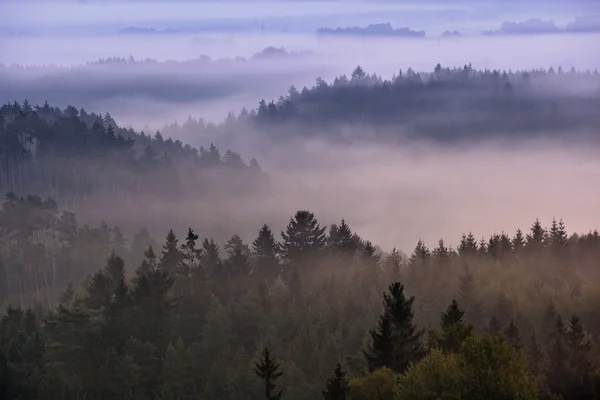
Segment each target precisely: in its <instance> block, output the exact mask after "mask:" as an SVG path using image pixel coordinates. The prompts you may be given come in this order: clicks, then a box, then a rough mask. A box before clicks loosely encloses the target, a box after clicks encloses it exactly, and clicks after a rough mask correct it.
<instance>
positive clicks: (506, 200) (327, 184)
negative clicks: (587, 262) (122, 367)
mask: <svg viewBox="0 0 600 400" xmlns="http://www.w3.org/2000/svg"><path fill="white" fill-rule="evenodd" d="M257 146H258V144H257ZM594 151H596V150H592V149H591V148H589V147H587V146H585V144H581V145H571V146H565V145H564V143H557V142H549V141H532V142H529V143H522V144H520V145H519V146H518V147H517V146H506V145H502V144H498V143H488V144H478V145H477V146H460V147H458V146H457V147H453V148H450V147H443V146H440V145H435V144H431V143H404V144H402V145H390V144H378V143H376V142H373V143H367V142H364V143H360V144H358V143H356V144H352V145H334V144H331V143H325V142H324V141H317V140H311V141H308V140H304V141H293V142H289V143H287V144H281V145H278V146H276V147H273V148H272V149H271V151H270V152H269V155H266V154H264V155H263V157H262V158H260V160H261V165H262V167H263V170H265V172H267V173H268V175H269V177H270V184H269V186H268V188H263V189H261V190H260V191H258V190H257V191H256V192H254V193H251V194H248V193H241V194H238V195H235V196H230V197H227V198H219V199H216V198H215V197H213V196H212V195H211V191H212V190H214V191H215V192H216V191H217V189H216V186H211V187H210V188H208V190H207V192H206V193H203V194H202V196H200V197H186V196H183V197H181V198H178V199H177V200H174V201H170V202H162V201H157V202H155V203H154V205H153V206H152V211H151V212H148V213H145V211H142V210H139V211H138V214H137V216H135V217H133V216H132V215H131V213H128V214H125V215H120V216H119V217H118V218H117V222H118V223H119V224H123V223H127V221H130V222H133V221H132V218H135V221H136V225H145V226H147V227H149V228H150V229H151V230H152V232H153V234H154V235H155V236H157V237H160V236H161V235H162V234H164V233H166V231H167V230H168V229H170V228H171V227H175V228H176V231H178V232H179V233H180V234H182V235H183V234H184V232H185V230H186V229H187V227H188V226H191V227H193V228H195V229H197V230H198V231H199V233H201V234H206V235H213V236H215V237H217V238H218V239H221V238H222V240H226V238H227V237H230V236H231V235H232V234H234V233H237V234H239V235H240V236H241V237H242V238H243V239H245V240H246V241H251V240H252V239H253V238H254V237H255V235H256V232H257V231H258V229H259V228H260V226H261V225H262V224H263V223H269V224H270V225H271V226H272V227H273V229H274V230H275V232H279V230H280V229H283V227H284V226H285V225H286V224H287V222H289V218H290V217H291V216H292V215H293V214H294V213H295V212H296V211H297V210H299V209H308V210H310V211H312V212H314V213H315V215H316V216H317V217H318V218H319V221H320V222H321V223H323V224H330V223H339V221H340V220H341V219H342V218H345V219H346V221H347V222H348V223H349V224H350V226H351V227H352V228H353V229H354V230H355V231H356V232H357V233H358V234H359V235H360V236H361V237H363V238H366V239H369V240H371V241H373V243H376V244H378V245H380V246H381V247H382V249H384V250H386V251H389V250H391V249H392V248H393V247H397V248H400V249H402V250H403V251H404V252H406V253H409V254H410V252H411V251H412V249H413V247H414V246H415V244H416V242H417V241H418V240H419V239H422V240H424V241H425V242H426V244H428V245H431V246H433V245H435V244H436V243H437V241H438V240H439V239H440V238H443V239H444V240H445V242H446V244H447V245H452V246H456V245H457V244H458V241H459V239H460V236H461V234H462V233H463V232H469V231H472V232H473V234H474V235H475V236H476V237H477V238H480V237H483V236H485V237H487V236H489V234H491V233H492V232H497V233H500V232H502V231H506V232H510V233H512V232H514V231H515V230H516V229H517V228H521V229H524V228H526V227H528V226H529V225H531V223H532V222H533V221H534V220H535V219H536V218H539V219H540V220H541V221H543V222H545V223H549V221H551V220H552V218H557V219H559V218H563V219H564V220H565V221H566V222H567V224H568V228H569V231H570V232H583V233H586V232H588V231H589V230H590V229H592V228H593V227H595V226H598V225H600V215H598V213H597V212H596V210H597V207H598V203H599V201H600V190H599V189H598V186H597V182H598V180H599V179H600V162H599V161H597V160H596V157H593V154H592V153H593V152H594ZM223 179H224V180H225V179H227V178H223ZM222 183H223V184H224V183H225V182H222ZM156 184H157V185H158V186H160V182H156ZM88 207H89V204H88V205H86V206H85V208H83V209H81V210H76V211H78V217H79V218H80V219H81V220H82V221H84V222H87V221H89V222H96V221H98V220H99V219H100V218H104V219H106V220H107V221H109V220H112V219H113V218H115V217H116V215H118V214H120V213H122V211H119V210H118V208H119V207H118V205H117V206H116V207H115V206H113V205H111V206H109V207H107V206H106V205H98V204H94V205H93V207H91V208H92V209H91V210H90V209H89V208H88ZM92 215H93V217H91V216H92ZM110 216H112V218H111V217H110ZM153 216H154V217H153ZM157 216H159V217H157ZM155 217H156V218H155ZM165 218H166V220H167V221H171V223H172V225H169V224H165V223H164V221H165ZM159 220H162V221H163V222H156V221H159Z"/></svg>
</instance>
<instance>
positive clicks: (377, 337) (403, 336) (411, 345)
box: [365, 282, 426, 373]
mask: <svg viewBox="0 0 600 400" xmlns="http://www.w3.org/2000/svg"><path fill="white" fill-rule="evenodd" d="M388 290H389V294H388V293H384V294H383V310H384V311H383V314H382V316H381V317H380V322H379V327H378V328H379V332H372V333H371V337H372V339H373V344H372V346H371V348H370V349H369V350H368V351H366V352H365V356H366V358H367V361H368V362H369V368H370V369H371V368H372V367H373V366H375V368H379V367H382V366H386V367H389V368H391V369H393V370H394V371H397V372H398V373H404V371H406V369H407V368H408V366H409V365H410V363H412V362H417V361H419V360H420V359H421V358H422V357H424V356H425V353H426V351H425V347H424V346H423V343H422V338H423V334H424V331H422V330H417V327H416V325H414V324H413V309H412V305H413V302H414V300H415V298H414V297H410V298H408V299H407V298H406V296H405V294H404V285H402V284H400V283H399V282H394V283H392V284H391V285H390V286H389V289H388ZM388 318H389V321H387V319H388ZM388 323H389V324H390V325H391V326H390V327H389V328H388V327H387V326H386V324H388ZM390 328H391V339H392V341H391V345H392V349H391V353H387V354H386V353H385V352H386V351H389V348H388V346H389V344H388V343H385V341H387V340H388V337H387V335H389V330H390ZM386 329H387V330H386ZM381 344H383V345H384V346H383V347H382V346H381ZM375 345H378V347H379V349H376V348H375ZM377 364H379V365H377Z"/></svg>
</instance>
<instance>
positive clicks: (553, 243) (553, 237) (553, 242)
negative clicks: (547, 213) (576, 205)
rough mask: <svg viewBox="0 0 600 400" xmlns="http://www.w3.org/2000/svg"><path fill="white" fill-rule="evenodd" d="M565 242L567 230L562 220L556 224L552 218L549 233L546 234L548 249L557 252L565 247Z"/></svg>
mask: <svg viewBox="0 0 600 400" xmlns="http://www.w3.org/2000/svg"><path fill="white" fill-rule="evenodd" d="M567 240H568V237H567V230H566V228H565V224H564V222H563V220H562V219H561V220H560V221H558V222H557V221H556V219H555V218H553V219H552V225H551V227H550V231H549V232H548V242H549V245H550V247H552V248H553V249H555V250H559V249H561V248H563V247H565V246H566V245H567Z"/></svg>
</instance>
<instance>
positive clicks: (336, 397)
mask: <svg viewBox="0 0 600 400" xmlns="http://www.w3.org/2000/svg"><path fill="white" fill-rule="evenodd" d="M325 387H326V389H325V390H323V391H322V392H321V393H322V394H323V398H324V399H325V400H346V398H348V391H349V388H348V378H347V377H346V371H344V370H343V369H342V365H341V364H340V363H337V365H336V366H335V369H334V370H333V376H332V377H331V378H328V379H327V383H326V384H325Z"/></svg>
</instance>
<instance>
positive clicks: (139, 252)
mask: <svg viewBox="0 0 600 400" xmlns="http://www.w3.org/2000/svg"><path fill="white" fill-rule="evenodd" d="M2 210H3V212H2V214H1V218H2V223H1V224H0V226H2V231H1V237H0V239H1V243H2V253H1V254H2V257H1V260H2V270H3V271H2V273H0V277H1V279H0V282H1V290H0V294H1V296H2V298H3V301H4V303H5V305H6V304H7V305H8V309H7V311H6V314H5V315H4V317H3V318H2V322H1V323H0V374H2V375H1V379H0V382H1V384H0V390H2V391H3V392H0V397H2V398H6V399H44V398H49V399H56V398H65V399H82V398H86V399H112V398H114V399H129V398H131V399H134V398H135V399H197V398H202V399H260V398H265V392H266V398H267V399H279V398H283V399H314V398H319V397H322V396H323V398H325V399H346V398H348V399H365V400H367V399H368V400H371V399H374V398H378V399H440V398H444V399H446V398H448V399H459V398H460V399H481V398H486V399H536V398H540V399H554V398H556V399H558V398H563V399H594V398H597V397H596V396H597V395H598V388H599V386H598V384H599V383H600V381H599V375H598V368H600V364H599V361H600V346H599V344H600V342H599V338H598V337H599V335H600V324H599V322H600V314H599V313H600V309H599V308H598V302H599V301H600V274H599V272H598V271H599V269H598V260H600V234H599V233H598V231H594V232H590V233H587V234H581V235H578V234H571V235H569V234H568V233H567V230H566V228H565V225H564V224H563V222H562V221H556V220H554V221H552V223H551V225H550V226H549V227H548V228H544V227H543V226H542V224H541V223H540V222H539V221H537V220H536V221H535V222H534V223H533V224H532V226H531V227H530V228H529V229H528V230H526V231H520V230H519V231H517V232H515V233H514V235H511V236H509V235H508V234H506V233H504V232H502V233H500V234H494V235H492V236H491V237H489V238H488V239H481V240H479V241H478V240H476V238H475V236H474V235H473V234H472V233H468V234H465V235H463V237H462V238H461V239H460V242H459V245H458V246H457V247H456V248H452V247H451V246H448V245H446V244H445V242H444V241H443V240H440V241H439V243H438V244H436V245H435V246H432V247H431V248H430V247H428V246H427V245H426V244H425V243H423V242H421V241H419V242H418V243H417V245H416V247H415V249H414V251H413V252H412V254H411V256H410V258H408V259H406V258H403V257H402V256H401V255H400V253H399V252H397V251H395V250H394V251H393V252H391V253H390V254H381V253H379V252H377V251H376V250H375V246H374V245H373V244H372V243H371V242H369V241H368V240H366V239H363V238H360V237H359V236H358V235H356V234H355V233H354V232H353V231H352V229H351V227H350V226H349V225H348V223H346V221H344V220H342V221H341V222H340V223H339V224H334V225H331V226H323V225H321V224H320V223H319V221H318V220H317V218H316V217H315V215H314V214H312V213H311V212H309V211H298V212H297V213H296V214H295V215H294V216H293V217H292V218H291V219H290V220H289V224H288V225H287V226H285V227H284V229H283V230H282V231H281V233H280V235H277V234H276V233H275V232H274V231H273V230H272V229H271V228H270V227H269V226H268V225H264V226H262V227H260V229H259V230H258V233H257V235H256V239H255V240H254V241H253V242H252V243H248V244H246V243H244V242H243V241H242V240H241V239H240V238H239V237H238V236H233V237H232V238H231V239H230V240H228V241H227V243H225V244H223V247H222V248H221V247H220V246H219V244H218V243H216V242H215V241H214V240H212V239H210V238H206V239H204V240H202V239H201V238H199V237H198V235H196V234H195V232H194V230H192V229H189V231H188V232H187V235H181V236H180V237H178V236H177V235H176V234H175V233H174V232H173V231H170V232H168V234H167V235H166V238H165V239H164V240H163V241H162V242H163V244H162V245H158V244H157V243H156V242H155V241H154V240H153V239H152V238H151V237H150V235H149V234H148V233H147V232H145V231H144V230H142V231H140V232H139V233H138V234H137V235H136V236H135V237H134V238H133V240H132V241H131V244H129V242H128V241H126V240H125V239H124V237H123V235H122V234H120V231H119V229H118V228H117V227H113V228H109V227H107V226H105V225H102V226H100V227H95V228H91V227H88V226H78V225H77V223H76V218H75V216H74V215H73V214H71V213H69V212H62V213H61V214H60V217H59V219H58V221H56V223H55V227H56V228H55V231H53V230H52V228H49V225H48V220H49V219H51V218H52V217H51V215H55V214H56V205H55V202H53V201H52V200H50V199H49V200H46V201H42V200H40V199H39V198H37V197H29V198H19V197H16V196H14V195H10V196H9V197H7V199H6V201H5V203H4V204H3V209H2ZM59 288H60V290H58V289H59ZM382 293H384V294H383V297H382ZM382 300H383V306H382ZM273 357H275V360H273ZM338 363H339V365H338ZM281 374H282V375H281ZM561 396H562V397H561Z"/></svg>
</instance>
